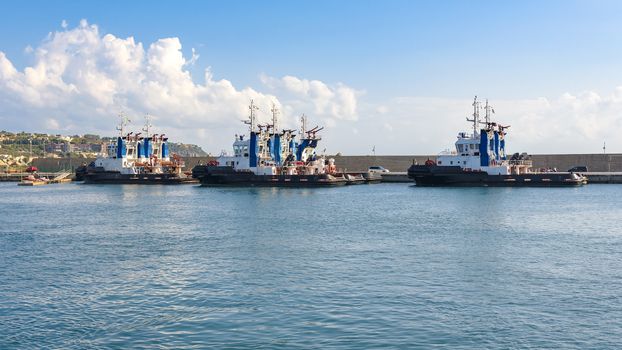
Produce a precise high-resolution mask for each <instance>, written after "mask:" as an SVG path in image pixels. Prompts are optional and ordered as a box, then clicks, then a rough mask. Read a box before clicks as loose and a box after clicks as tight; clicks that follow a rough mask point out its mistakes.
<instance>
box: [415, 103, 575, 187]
mask: <svg viewBox="0 0 622 350" xmlns="http://www.w3.org/2000/svg"><path fill="white" fill-rule="evenodd" d="M480 109H481V102H478V101H477V96H475V99H474V101H473V118H471V119H469V118H467V121H469V122H471V123H473V133H472V134H468V133H466V132H460V133H458V140H457V141H456V143H455V146H456V149H455V151H453V152H443V153H441V154H440V155H439V156H438V157H437V159H436V161H433V160H428V161H426V162H425V164H423V165H420V164H413V165H412V166H411V167H410V168H409V169H408V177H409V178H411V179H413V180H414V181H415V183H416V185H417V186H577V185H583V184H585V183H587V178H586V177H585V176H583V175H581V174H578V173H573V172H538V171H536V170H533V169H532V161H531V159H530V157H529V156H528V155H527V154H526V153H523V154H518V153H515V154H514V155H513V156H511V157H510V158H509V159H508V157H507V155H506V151H505V146H506V135H507V129H508V128H509V126H503V125H501V124H499V123H496V122H492V121H491V120H490V117H491V112H492V113H494V110H493V108H492V107H491V106H490V105H489V104H488V100H486V104H485V107H484V110H485V112H486V113H485V119H484V121H483V122H482V121H480Z"/></svg>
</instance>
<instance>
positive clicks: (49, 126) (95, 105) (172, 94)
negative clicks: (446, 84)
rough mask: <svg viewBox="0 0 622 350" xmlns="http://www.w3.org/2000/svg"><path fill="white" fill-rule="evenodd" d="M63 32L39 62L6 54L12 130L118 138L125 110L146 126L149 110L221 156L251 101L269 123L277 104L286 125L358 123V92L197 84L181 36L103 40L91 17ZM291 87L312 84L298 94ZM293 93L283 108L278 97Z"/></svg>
mask: <svg viewBox="0 0 622 350" xmlns="http://www.w3.org/2000/svg"><path fill="white" fill-rule="evenodd" d="M61 27H62V30H61V31H58V32H53V33H50V34H49V35H48V37H47V38H46V39H45V40H44V41H43V42H42V43H41V44H40V45H39V46H37V47H34V48H32V49H31V50H30V51H31V52H32V55H33V62H34V63H33V64H32V65H31V66H28V67H25V68H24V69H23V70H18V69H16V68H15V66H14V65H13V63H12V62H11V61H10V60H9V58H8V57H6V55H5V54H4V53H3V52H0V103H1V105H0V118H1V119H2V120H3V124H4V125H5V128H7V127H8V128H12V129H18V130H32V131H35V130H36V131H39V130H42V129H46V130H42V131H48V132H71V133H84V132H100V133H108V134H110V133H111V130H112V131H114V125H115V124H116V123H117V122H118V120H117V117H116V114H117V113H118V112H119V111H120V110H124V111H126V113H128V114H130V115H131V116H133V119H134V121H135V123H136V122H138V123H139V124H140V119H141V116H142V115H144V114H146V113H150V114H152V115H154V116H155V119H156V120H155V123H156V124H157V126H159V127H160V128H161V129H162V131H167V132H168V133H169V134H171V133H172V134H174V135H175V136H176V137H177V139H179V140H181V141H185V142H196V143H199V144H201V145H204V146H206V147H208V148H211V149H212V150H214V149H219V148H224V147H228V146H229V143H230V140H229V139H230V137H231V135H233V134H234V133H235V132H236V131H238V132H239V131H240V130H241V129H243V126H242V124H241V123H239V122H240V119H242V118H244V116H246V115H247V113H248V108H247V106H248V103H249V101H250V100H251V99H254V100H255V102H256V103H257V104H258V105H259V106H260V107H262V113H260V118H262V117H263V118H265V120H268V114H269V109H270V106H271V105H272V103H275V104H276V105H277V107H279V108H280V109H281V110H282V112H283V114H285V117H286V119H287V117H288V115H297V114H299V113H302V112H305V111H306V110H308V111H309V113H317V114H318V115H319V117H322V118H326V119H327V120H332V119H345V120H353V119H356V93H355V91H354V90H353V89H351V88H349V87H347V86H345V85H343V84H337V85H335V86H328V85H327V84H325V83H323V82H321V81H317V80H312V81H307V80H302V79H298V78H296V77H294V76H287V77H284V78H282V79H278V78H271V77H265V78H266V79H268V80H272V81H275V82H276V81H279V82H280V81H282V82H284V83H283V84H282V85H278V86H267V85H266V86H263V87H262V88H264V89H265V90H268V92H261V91H258V90H256V89H254V88H251V87H244V88H237V87H235V86H233V84H232V83H231V82H230V81H228V80H226V79H221V80H217V79H214V77H213V75H212V72H211V70H210V69H209V68H208V69H206V70H205V75H204V83H202V84H198V83H196V82H195V80H194V79H193V77H192V76H191V74H190V72H189V71H188V70H187V68H188V67H189V66H192V65H194V64H195V63H196V62H197V60H198V59H199V54H198V53H196V51H195V50H194V48H193V49H192V56H191V57H190V58H189V59H187V58H186V57H184V55H183V54H182V44H181V41H180V40H179V38H162V39H159V40H157V41H155V42H153V43H150V44H148V45H147V46H143V43H140V42H137V41H135V39H134V38H133V37H128V38H118V37H116V36H114V35H113V34H102V33H100V31H99V28H98V27H97V26H96V25H93V24H89V23H88V22H87V21H86V20H82V21H80V24H79V25H78V26H77V27H75V28H71V29H68V25H67V22H66V21H63V22H62V23H61ZM285 82H287V83H288V84H296V82H298V83H299V84H302V85H307V87H306V88H303V89H304V90H302V91H293V90H291V89H292V88H295V87H294V86H292V85H285ZM290 91H291V94H290V95H288V96H287V103H282V102H281V101H280V100H279V97H280V96H278V94H279V93H281V92H290ZM311 110H312V112H311ZM136 119H138V120H136ZM289 120H290V121H293V120H294V118H292V117H291V116H290V117H289ZM211 130H214V131H213V132H212V131H211ZM229 134H230V135H229ZM204 138H206V139H204Z"/></svg>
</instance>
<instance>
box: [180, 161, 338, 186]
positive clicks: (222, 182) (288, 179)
mask: <svg viewBox="0 0 622 350" xmlns="http://www.w3.org/2000/svg"><path fill="white" fill-rule="evenodd" d="M192 176H193V177H194V178H197V179H199V181H200V182H201V185H203V186H264V187H327V186H342V185H346V184H347V183H348V181H347V180H346V179H345V178H343V177H333V176H330V175H325V174H322V175H255V174H253V173H251V172H238V171H234V170H233V168H231V167H227V166H209V165H208V166H205V165H198V166H196V167H195V168H194V169H192Z"/></svg>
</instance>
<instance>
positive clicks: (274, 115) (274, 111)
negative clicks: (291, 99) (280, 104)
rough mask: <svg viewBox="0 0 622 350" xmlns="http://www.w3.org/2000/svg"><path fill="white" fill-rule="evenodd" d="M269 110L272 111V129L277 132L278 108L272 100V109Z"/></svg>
mask: <svg viewBox="0 0 622 350" xmlns="http://www.w3.org/2000/svg"><path fill="white" fill-rule="evenodd" d="M270 111H271V112H272V130H273V131H274V133H275V134H276V133H278V130H279V126H278V117H279V109H278V108H276V104H274V102H272V109H271V110H270Z"/></svg>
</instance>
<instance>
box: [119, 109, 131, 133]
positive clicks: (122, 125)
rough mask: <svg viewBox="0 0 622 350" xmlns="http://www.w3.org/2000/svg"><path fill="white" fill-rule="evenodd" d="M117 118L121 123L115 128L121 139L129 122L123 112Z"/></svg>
mask: <svg viewBox="0 0 622 350" xmlns="http://www.w3.org/2000/svg"><path fill="white" fill-rule="evenodd" d="M119 118H121V123H119V126H117V130H119V132H120V133H121V137H123V134H124V131H125V126H126V125H127V124H128V123H130V122H131V120H130V118H128V117H127V116H126V115H125V114H124V113H123V112H119Z"/></svg>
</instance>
